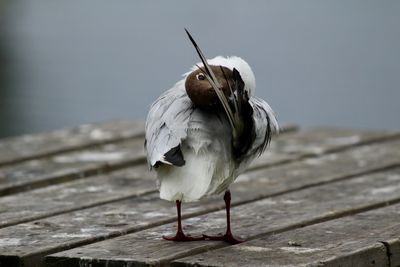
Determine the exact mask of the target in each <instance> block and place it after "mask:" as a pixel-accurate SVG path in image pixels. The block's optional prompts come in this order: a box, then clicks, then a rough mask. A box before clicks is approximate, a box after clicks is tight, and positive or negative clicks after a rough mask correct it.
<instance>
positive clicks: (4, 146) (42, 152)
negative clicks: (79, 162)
mask: <svg viewBox="0 0 400 267" xmlns="http://www.w3.org/2000/svg"><path fill="white" fill-rule="evenodd" d="M143 134H144V124H143V123H142V122H130V121H114V122H107V123H98V124H87V125H82V126H80V127H78V128H74V129H64V130H58V131H53V132H50V133H44V134H31V135H24V136H21V137H12V138H6V139H3V140H1V141H0V165H5V164H10V163H16V162H21V161H24V160H29V159H34V158H38V157H44V156H49V155H54V154H57V153H61V152H66V151H72V150H76V149H81V148H83V147H90V146H94V145H98V144H104V143H109V142H115V141H117V140H124V139H128V138H133V137H137V136H143Z"/></svg>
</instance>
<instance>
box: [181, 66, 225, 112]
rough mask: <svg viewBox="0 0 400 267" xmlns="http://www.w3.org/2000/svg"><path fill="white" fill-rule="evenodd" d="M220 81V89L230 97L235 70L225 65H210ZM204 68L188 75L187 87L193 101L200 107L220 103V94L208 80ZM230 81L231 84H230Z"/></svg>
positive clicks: (208, 106)
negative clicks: (218, 94)
mask: <svg viewBox="0 0 400 267" xmlns="http://www.w3.org/2000/svg"><path fill="white" fill-rule="evenodd" d="M209 67H210V69H211V70H212V72H213V73H214V75H215V77H216V79H217V80H218V81H219V85H220V86H219V90H221V91H222V92H223V93H224V95H225V96H226V97H227V98H229V97H230V96H231V89H230V88H232V87H233V80H232V78H233V72H232V70H230V69H228V68H227V67H223V66H215V65H210V66H209ZM204 72H205V71H204V70H203V69H200V68H197V69H196V70H193V71H192V72H190V74H189V75H188V76H187V77H186V82H185V88H186V92H187V94H188V96H189V97H190V99H191V100H192V102H193V103H194V104H195V105H196V106H197V107H199V108H212V107H214V106H215V105H218V104H219V103H220V101H219V99H218V96H217V94H216V92H215V90H214V88H213V87H212V85H211V84H210V82H209V81H208V80H207V78H206V75H205V73H204ZM228 83H229V84H228Z"/></svg>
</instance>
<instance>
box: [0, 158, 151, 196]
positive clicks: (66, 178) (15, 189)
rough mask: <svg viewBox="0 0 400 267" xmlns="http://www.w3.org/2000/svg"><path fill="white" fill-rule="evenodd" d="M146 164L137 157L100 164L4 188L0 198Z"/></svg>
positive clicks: (0, 192)
mask: <svg viewBox="0 0 400 267" xmlns="http://www.w3.org/2000/svg"><path fill="white" fill-rule="evenodd" d="M140 164H146V159H145V158H142V157H139V158H136V159H132V160H125V161H120V162H115V163H102V164H99V165H98V166H95V167H87V168H84V169H78V170H76V171H75V172H71V173H67V174H62V175H55V176H52V177H48V178H46V179H42V180H37V181H29V182H27V183H22V184H19V185H10V186H9V187H4V188H1V189H0V196H1V197H3V196H8V195H12V194H16V193H21V192H26V191H30V190H34V189H38V188H42V187H46V186H50V185H56V184H61V183H65V182H71V181H75V180H79V179H85V178H89V177H91V176H94V175H99V174H107V173H111V172H113V171H118V170H121V169H125V168H129V167H134V166H136V165H140Z"/></svg>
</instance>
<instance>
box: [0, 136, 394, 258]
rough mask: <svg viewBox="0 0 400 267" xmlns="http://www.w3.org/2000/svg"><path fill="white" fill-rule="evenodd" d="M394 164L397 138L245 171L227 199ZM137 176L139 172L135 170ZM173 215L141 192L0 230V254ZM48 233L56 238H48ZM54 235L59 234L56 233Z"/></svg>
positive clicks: (89, 238) (43, 248)
mask: <svg viewBox="0 0 400 267" xmlns="http://www.w3.org/2000/svg"><path fill="white" fill-rule="evenodd" d="M372 152H375V153H372ZM395 164H400V141H391V142H385V143H382V144H374V145H366V146H361V147H357V148H355V149H353V150H346V151H343V152H340V153H333V154H330V155H325V156H323V157H322V158H318V159H313V160H312V161H311V160H310V159H305V160H303V161H300V162H294V163H291V164H287V165H283V166H279V167H273V168H269V169H267V170H264V171H261V170H258V171H253V172H250V173H248V174H246V175H245V176H242V177H241V179H240V180H241V181H239V182H238V183H236V184H234V185H233V187H232V193H233V201H234V203H235V204H237V203H246V202H251V201H254V200H257V199H260V198H263V197H266V196H270V195H277V194H283V193H284V192H288V191H294V190H295V189H296V188H297V189H299V188H303V187H307V186H311V185H316V184H318V183H327V182H329V181H334V180H341V179H344V178H345V177H349V176H351V175H353V176H354V175H356V174H361V173H368V172H371V171H373V170H381V169H384V168H387V167H388V166H394V165H395ZM142 171H144V172H145V171H146V170H145V169H143V170H142ZM137 175H138V176H140V173H139V171H138V172H137ZM143 175H145V174H143ZM147 175H149V174H147ZM150 175H152V174H150ZM153 178H154V177H153ZM28 193H30V192H28ZM28 193H27V194H28ZM116 194H117V192H116ZM0 204H1V202H0ZM220 208H223V203H222V201H221V200H220V199H217V200H215V199H213V200H206V201H202V202H200V203H194V204H192V205H189V206H188V205H185V207H184V214H185V215H186V216H187V215H190V216H193V215H195V214H199V213H206V212H209V211H213V210H218V209H220ZM83 218H84V219H83ZM174 218H175V208H174V206H173V204H171V203H169V202H165V201H161V200H158V196H157V194H152V195H147V196H144V197H141V198H137V199H133V200H126V201H121V202H115V203H112V204H107V205H103V206H98V207H93V208H89V209H85V210H80V211H77V212H73V213H67V214H62V215H59V216H55V217H50V218H46V219H43V220H42V221H37V222H32V223H25V224H20V225H16V226H12V227H7V228H4V229H0V236H6V237H7V236H11V235H12V236H14V238H16V239H18V244H17V245H16V246H12V247H9V250H7V251H6V252H5V251H4V250H1V251H0V254H2V255H3V256H4V255H5V253H6V255H8V256H10V257H11V255H13V256H14V257H15V259H21V261H22V262H26V261H30V259H32V258H35V257H42V256H43V255H46V254H49V253H50V252H49V251H53V252H55V251H60V250H63V249H65V248H69V247H74V246H77V245H80V244H83V243H90V242H95V241H98V240H101V239H104V238H108V237H110V236H115V235H121V234H123V233H127V232H135V231H138V230H140V229H143V228H149V227H151V226H155V225H160V224H163V223H166V222H171V221H173V220H174ZM65 222H68V223H67V224H66V223H65ZM54 226H56V227H54ZM81 229H95V230H92V231H87V230H83V233H82V231H81ZM88 232H90V233H88ZM53 235H54V236H56V237H57V238H53V237H52V236H53ZM60 235H61V236H63V238H58V237H59V236H60Z"/></svg>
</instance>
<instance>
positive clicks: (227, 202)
mask: <svg viewBox="0 0 400 267" xmlns="http://www.w3.org/2000/svg"><path fill="white" fill-rule="evenodd" d="M224 201H225V209H226V233H225V235H222V234H220V235H217V236H208V235H203V236H204V238H205V239H206V240H222V241H226V242H228V243H231V244H239V243H242V242H244V240H240V239H237V238H235V237H233V235H232V232H231V192H230V191H229V190H227V191H226V192H225V195H224Z"/></svg>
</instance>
